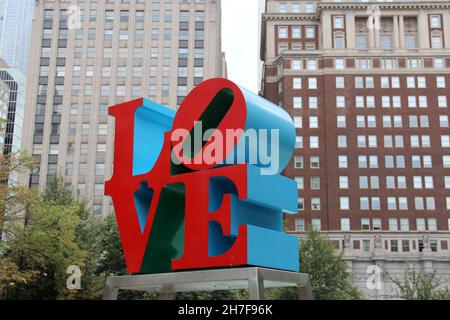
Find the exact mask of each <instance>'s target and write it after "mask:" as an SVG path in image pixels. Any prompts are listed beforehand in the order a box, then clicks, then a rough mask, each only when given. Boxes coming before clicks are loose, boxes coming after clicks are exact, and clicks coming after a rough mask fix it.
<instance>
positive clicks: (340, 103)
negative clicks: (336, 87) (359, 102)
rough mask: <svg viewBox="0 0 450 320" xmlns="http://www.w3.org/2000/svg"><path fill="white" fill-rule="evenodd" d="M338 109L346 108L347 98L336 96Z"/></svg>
mask: <svg viewBox="0 0 450 320" xmlns="http://www.w3.org/2000/svg"><path fill="white" fill-rule="evenodd" d="M336 108H345V96H336Z"/></svg>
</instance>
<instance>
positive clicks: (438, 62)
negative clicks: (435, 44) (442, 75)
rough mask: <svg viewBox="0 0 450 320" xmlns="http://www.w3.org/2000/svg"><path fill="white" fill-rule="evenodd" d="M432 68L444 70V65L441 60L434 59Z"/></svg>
mask: <svg viewBox="0 0 450 320" xmlns="http://www.w3.org/2000/svg"><path fill="white" fill-rule="evenodd" d="M433 62H434V67H435V68H444V66H445V63H444V59H443V58H434V61H433Z"/></svg>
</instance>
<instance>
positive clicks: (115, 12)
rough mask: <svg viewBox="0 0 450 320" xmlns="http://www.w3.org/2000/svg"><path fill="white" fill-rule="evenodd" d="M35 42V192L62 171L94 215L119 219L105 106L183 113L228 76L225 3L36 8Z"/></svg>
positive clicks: (118, 1) (162, 0) (117, 2)
mask: <svg viewBox="0 0 450 320" xmlns="http://www.w3.org/2000/svg"><path fill="white" fill-rule="evenodd" d="M32 38H33V42H32V47H31V53H30V67H29V77H28V78H29V85H28V91H27V105H26V108H27V109H26V110H27V112H26V118H25V123H26V131H25V133H24V140H25V141H24V142H25V147H26V149H27V150H28V151H29V153H31V154H32V155H33V157H34V158H35V159H36V161H37V162H38V163H39V164H40V166H39V172H34V173H33V174H32V176H31V184H32V185H40V186H44V185H45V184H46V181H47V180H48V177H49V176H51V175H54V174H56V173H57V172H58V171H59V172H60V173H61V174H63V175H64V176H65V177H66V179H67V182H68V183H70V184H72V186H74V188H75V189H76V191H77V195H78V196H79V197H83V198H85V199H86V200H87V201H88V203H89V204H90V205H91V206H92V209H93V212H94V214H103V215H105V214H108V213H110V212H111V210H112V205H111V201H110V199H109V198H107V197H104V196H103V194H104V190H103V185H104V181H105V179H109V178H110V176H111V173H112V170H113V141H114V119H113V118H112V117H108V115H107V110H108V106H112V105H116V104H119V103H122V102H124V101H128V100H132V99H135V98H139V97H147V98H149V99H151V100H153V101H155V102H157V103H161V104H163V105H167V106H170V107H171V108H177V106H178V105H179V104H180V103H181V102H182V100H183V99H184V97H185V96H186V95H187V94H188V93H189V91H190V90H191V89H192V88H193V87H194V86H195V85H197V84H199V83H200V82H202V81H203V80H205V79H208V78H214V77H221V76H222V75H223V74H225V70H223V68H224V66H225V63H224V58H223V54H222V52H221V2H220V0H195V1H194V0H152V1H144V0H128V1H125V0H108V1H88V0H86V1H81V0H79V1H50V0H44V1H38V2H37V4H36V8H35V18H34V21H33V35H32Z"/></svg>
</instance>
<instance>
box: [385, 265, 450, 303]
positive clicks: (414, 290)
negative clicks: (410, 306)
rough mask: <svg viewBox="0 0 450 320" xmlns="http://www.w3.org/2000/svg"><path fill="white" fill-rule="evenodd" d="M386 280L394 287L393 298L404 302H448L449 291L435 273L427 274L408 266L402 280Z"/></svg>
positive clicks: (393, 278)
mask: <svg viewBox="0 0 450 320" xmlns="http://www.w3.org/2000/svg"><path fill="white" fill-rule="evenodd" d="M387 275H388V278H389V279H390V280H391V281H392V282H393V283H394V285H395V286H396V289H395V293H394V297H395V298H399V299H404V300H450V290H449V288H448V287H446V286H444V282H443V281H441V280H440V279H438V278H437V275H436V271H433V272H431V273H427V272H425V271H417V270H416V269H415V268H414V267H411V266H408V268H407V269H406V271H405V273H404V274H403V277H402V278H397V277H392V276H391V275H389V274H387Z"/></svg>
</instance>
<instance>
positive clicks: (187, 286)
mask: <svg viewBox="0 0 450 320" xmlns="http://www.w3.org/2000/svg"><path fill="white" fill-rule="evenodd" d="M282 287H297V289H298V296H299V299H301V300H311V299H313V295H312V290H311V284H310V279H309V275H307V274H305V273H296V272H288V271H282V270H273V269H265V268H257V267H250V268H237V269H218V270H200V271H186V272H175V273H166V274H151V275H134V276H122V277H110V278H108V280H107V281H106V286H105V290H104V294H103V299H104V300H117V296H118V293H119V290H133V291H146V292H159V293H161V297H162V298H164V299H170V298H171V297H173V294H175V293H177V292H198V291H218V290H235V289H248V292H249V299H250V300H264V289H266V288H282Z"/></svg>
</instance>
